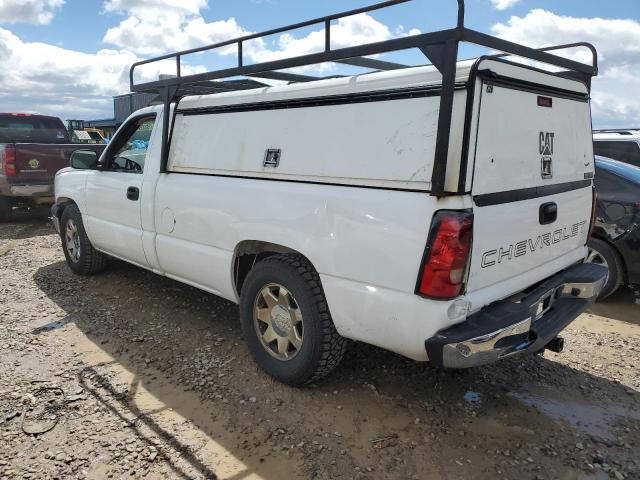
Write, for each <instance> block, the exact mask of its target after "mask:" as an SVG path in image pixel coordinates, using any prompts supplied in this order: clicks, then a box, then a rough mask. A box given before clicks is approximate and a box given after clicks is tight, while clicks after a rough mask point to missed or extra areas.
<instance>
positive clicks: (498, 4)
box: [491, 0, 520, 10]
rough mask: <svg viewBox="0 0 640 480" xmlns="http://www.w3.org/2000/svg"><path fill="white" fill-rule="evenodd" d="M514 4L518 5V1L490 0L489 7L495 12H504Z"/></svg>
mask: <svg viewBox="0 0 640 480" xmlns="http://www.w3.org/2000/svg"><path fill="white" fill-rule="evenodd" d="M516 3H520V0H491V5H492V6H493V8H495V9H496V10H506V9H507V8H511V7H513V6H514V5H515V4H516Z"/></svg>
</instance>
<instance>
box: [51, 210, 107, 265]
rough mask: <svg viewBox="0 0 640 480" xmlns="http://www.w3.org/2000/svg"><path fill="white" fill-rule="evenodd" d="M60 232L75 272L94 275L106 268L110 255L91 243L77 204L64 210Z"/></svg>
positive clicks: (68, 258)
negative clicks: (98, 249)
mask: <svg viewBox="0 0 640 480" xmlns="http://www.w3.org/2000/svg"><path fill="white" fill-rule="evenodd" d="M60 232H61V233H60V236H61V238H62V250H63V251H64V256H65V257H66V259H67V264H68V265H69V268H71V270H73V272H75V273H77V274H78V275H93V274H95V273H98V272H101V271H102V270H104V269H105V267H106V266H107V259H108V257H107V256H106V255H105V254H104V253H101V252H99V251H97V250H96V249H95V248H93V245H91V241H90V240H89V237H87V233H86V231H85V229H84V224H83V223H82V215H81V214H80V210H79V209H78V207H77V206H76V205H69V206H68V207H66V208H65V209H64V211H63V212H62V218H61V220H60Z"/></svg>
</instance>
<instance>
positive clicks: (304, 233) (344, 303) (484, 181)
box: [52, 0, 607, 385]
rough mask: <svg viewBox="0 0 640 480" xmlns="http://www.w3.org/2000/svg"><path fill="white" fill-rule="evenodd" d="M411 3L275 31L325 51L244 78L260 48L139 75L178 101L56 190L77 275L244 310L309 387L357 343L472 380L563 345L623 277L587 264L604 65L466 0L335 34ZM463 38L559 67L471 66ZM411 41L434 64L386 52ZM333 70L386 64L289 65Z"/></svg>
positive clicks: (70, 172)
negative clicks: (498, 23) (106, 271)
mask: <svg viewBox="0 0 640 480" xmlns="http://www.w3.org/2000/svg"><path fill="white" fill-rule="evenodd" d="M395 3H403V1H402V0H400V1H394V2H385V4H380V5H374V6H372V7H368V9H360V10H357V11H352V12H347V13H345V14H341V15H337V16H331V17H325V18H322V19H317V20H313V21H311V22H305V23H302V24H297V25H294V26H291V27H285V28H284V29H278V30H275V31H271V32H266V33H265V34H262V35H271V34H273V33H274V32H275V33H281V32H285V31H287V30H290V29H294V28H300V26H303V27H305V26H309V25H312V24H313V23H320V24H324V25H326V26H327V27H328V28H327V32H328V33H327V48H326V51H324V52H320V53H318V54H310V55H305V56H301V57H295V58H292V59H284V60H276V61H272V62H268V63H264V64H251V65H244V64H243V60H242V46H243V44H244V43H246V42H248V41H252V40H254V39H255V38H258V37H259V36H260V35H261V34H257V35H253V36H249V37H245V38H243V39H239V40H234V41H231V42H225V43H223V44H218V45H215V46H211V47H204V48H203V49H197V50H192V51H188V52H180V53H177V54H173V55H167V56H164V57H160V58H159V59H154V60H149V61H145V62H142V63H141V64H139V65H134V67H133V68H132V75H131V76H132V89H133V90H134V91H156V92H158V93H159V94H160V95H162V98H163V100H164V104H163V105H160V106H157V107H151V108H147V109H144V110H141V111H139V112H136V113H135V114H134V115H133V116H132V117H131V118H129V119H128V120H127V121H126V122H125V124H124V125H123V126H122V127H121V128H120V130H119V131H118V133H117V134H116V136H115V137H114V139H113V140H112V142H111V144H110V145H109V147H108V148H107V150H106V151H105V152H104V154H103V155H102V156H101V157H100V158H99V159H98V158H97V156H96V154H95V153H93V152H82V151H80V152H76V153H75V154H74V156H73V158H72V161H71V168H67V169H65V170H63V171H61V172H59V173H58V175H57V176H56V181H55V194H56V204H55V206H54V207H53V210H52V213H53V218H54V221H55V223H56V225H57V228H58V231H59V232H60V233H61V237H62V247H63V249H64V253H65V255H66V258H67V262H68V264H69V266H70V268H71V269H72V270H73V271H74V272H76V273H78V274H83V275H88V274H93V273H96V272H99V271H100V270H102V269H103V268H104V267H105V265H106V264H107V261H108V258H109V257H116V258H119V259H122V260H125V261H127V262H130V263H133V264H135V265H138V266H140V267H142V268H146V269H149V270H152V271H154V272H156V273H158V274H160V275H165V276H167V277H170V278H173V279H176V280H179V281H181V282H184V283H187V284H189V285H193V286H195V287H198V288H200V289H202V290H205V291H207V292H211V293H212V294H215V295H218V296H221V297H223V298H226V299H228V300H230V301H232V302H237V303H238V304H239V305H240V322H241V325H242V329H243V332H244V336H245V338H246V341H247V343H248V346H249V350H250V352H251V354H252V356H253V358H254V359H255V360H256V362H257V363H258V365H259V366H260V367H261V368H263V369H264V370H265V371H266V372H267V373H269V374H270V375H272V376H273V377H275V378H276V379H278V380H280V381H282V382H285V383H288V384H292V385H302V384H307V383H309V382H313V381H316V380H318V379H320V378H322V377H323V376H325V375H326V374H328V373H329V372H330V371H331V370H332V369H334V368H335V367H336V366H337V365H338V363H339V361H340V359H341V357H342V356H343V354H344V352H345V348H346V346H347V339H353V340H357V341H362V342H367V343H370V344H373V345H377V346H379V347H382V348H385V349H389V350H392V351H394V352H397V353H399V354H402V355H405V356H407V357H410V358H412V359H415V360H418V361H429V362H430V363H431V364H433V365H436V366H444V367H451V368H466V367H472V366H477V365H483V364H487V363H491V362H494V361H496V360H498V359H501V358H505V357H508V356H511V355H514V354H518V353H524V352H539V351H542V350H544V349H545V348H548V349H552V350H555V351H558V350H560V349H561V347H562V341H561V339H560V338H558V337H557V335H558V333H559V332H560V331H562V330H563V329H564V328H565V327H566V326H567V325H568V324H569V323H570V322H571V321H572V320H574V319H575V318H576V317H577V316H578V315H579V314H580V313H581V312H583V311H584V310H585V308H587V307H588V306H589V305H590V304H591V303H592V302H594V301H595V299H596V297H597V296H598V293H599V292H600V290H601V288H602V285H603V283H604V282H605V280H606V277H607V270H606V268H604V267H602V266H600V265H593V264H585V263H584V258H585V253H586V248H585V245H586V243H587V239H588V236H589V232H590V227H591V223H592V211H593V198H594V193H593V185H592V183H593V177H594V160H593V146H592V142H591V116H590V105H589V90H590V80H591V76H593V75H594V74H595V73H596V67H595V58H594V65H593V66H592V65H584V64H581V63H576V62H573V61H570V60H567V59H564V58H561V57H558V56H556V55H552V54H550V53H549V52H548V51H541V50H533V49H530V48H526V47H522V46H520V45H515V44H512V43H509V42H505V41H503V40H499V39H496V38H493V37H489V36H486V35H483V34H480V33H478V32H475V31H472V30H468V29H466V28H465V27H464V26H463V16H464V15H463V13H464V12H463V9H462V7H463V3H462V1H460V2H459V5H460V7H461V11H460V18H459V22H458V26H457V27H456V28H454V29H452V30H446V31H442V32H435V33H428V34H420V35H415V36H411V37H403V38H399V39H393V40H389V41H386V42H380V43H376V44H369V45H363V46H360V47H349V48H341V49H334V48H332V42H331V39H330V26H331V24H332V22H333V21H334V20H336V19H338V18H341V16H348V15H353V14H359V13H363V12H364V11H371V10H374V9H377V8H381V6H389V4H395ZM461 41H468V42H473V43H477V44H480V45H484V46H486V47H489V48H491V49H494V50H501V51H504V52H508V53H510V54H514V55H519V56H521V57H525V58H528V59H531V60H535V61H536V62H544V63H545V64H547V65H551V66H552V68H549V69H547V70H544V69H542V68H539V67H535V68H534V67H530V66H526V65H524V64H522V63H513V62H511V61H509V60H508V59H507V58H505V57H501V56H495V55H494V56H488V57H481V58H479V59H477V60H474V61H464V62H458V61H457V46H458V43H459V42H461ZM234 42H235V44H236V45H237V46H238V52H239V53H238V55H239V59H238V66H237V67H235V68H231V69H226V70H221V71H213V72H206V73H201V74H197V75H191V76H184V75H181V74H180V70H179V65H180V62H181V58H182V57H184V56H185V55H188V54H191V53H198V52H202V51H205V50H207V49H213V48H219V47H220V46H223V47H227V48H228V47H229V45H232V44H234ZM579 46H585V45H584V44H581V45H579ZM587 47H589V48H591V47H590V46H588V45H587ZM404 48H417V49H420V50H421V51H422V52H423V53H424V54H425V55H426V56H427V57H428V58H429V59H431V60H432V62H433V63H434V65H432V66H418V67H407V66H404V65H399V64H395V63H390V62H386V61H382V60H380V59H379V58H374V59H372V58H370V56H371V55H374V54H380V53H385V52H390V51H394V50H400V49H404ZM168 59H173V60H177V65H178V72H177V76H176V77H173V78H169V79H167V78H165V79H163V80H158V81H154V82H147V83H142V84H136V83H134V81H133V79H134V76H135V70H136V68H139V67H140V66H144V64H147V63H150V62H153V61H162V62H167V61H168ZM331 61H333V62H340V63H346V64H350V65H357V66H360V67H370V68H372V69H374V70H378V71H376V72H370V73H367V74H363V75H357V76H348V77H337V78H336V77H334V78H326V79H317V78H312V77H309V76H307V75H301V74H299V73H291V70H289V69H291V68H293V67H298V66H303V65H307V64H311V63H318V62H331ZM241 75H244V76H246V77H251V79H249V80H232V81H227V82H223V81H219V80H220V79H222V78H230V77H238V76H241ZM258 78H267V79H276V80H281V83H280V84H279V85H276V86H270V87H267V86H264V87H260V86H259V84H257V82H256V79H258ZM257 85H258V88H256V86H257Z"/></svg>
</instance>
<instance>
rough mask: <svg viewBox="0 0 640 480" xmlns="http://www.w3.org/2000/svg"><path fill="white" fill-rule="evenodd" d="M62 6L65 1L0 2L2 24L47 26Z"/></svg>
mask: <svg viewBox="0 0 640 480" xmlns="http://www.w3.org/2000/svg"><path fill="white" fill-rule="evenodd" d="M62 5H64V0H0V23H18V22H25V23H36V24H40V25H45V24H47V23H49V22H51V20H52V19H53V17H54V16H55V11H56V10H57V9H59V8H60V7H62Z"/></svg>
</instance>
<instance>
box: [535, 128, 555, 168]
mask: <svg viewBox="0 0 640 480" xmlns="http://www.w3.org/2000/svg"><path fill="white" fill-rule="evenodd" d="M555 136H556V134H555V133H553V132H540V136H539V152H540V155H542V163H541V172H542V179H543V180H548V179H550V178H553V148H554V140H555Z"/></svg>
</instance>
